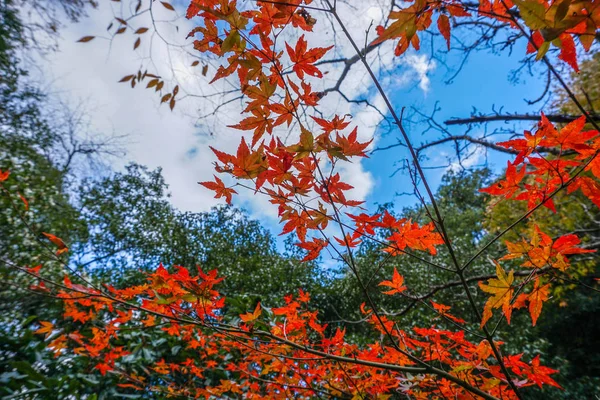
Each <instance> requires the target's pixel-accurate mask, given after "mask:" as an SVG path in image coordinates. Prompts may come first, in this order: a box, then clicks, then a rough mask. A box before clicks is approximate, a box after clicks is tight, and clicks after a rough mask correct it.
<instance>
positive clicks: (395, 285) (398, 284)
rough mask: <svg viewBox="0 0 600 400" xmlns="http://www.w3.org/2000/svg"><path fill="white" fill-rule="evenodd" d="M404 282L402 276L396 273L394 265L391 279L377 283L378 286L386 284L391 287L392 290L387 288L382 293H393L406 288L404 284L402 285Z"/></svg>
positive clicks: (400, 291)
mask: <svg viewBox="0 0 600 400" xmlns="http://www.w3.org/2000/svg"><path fill="white" fill-rule="evenodd" d="M403 284H404V277H403V276H402V275H400V274H399V273H398V270H397V269H396V267H394V274H393V275H392V280H391V281H383V282H381V283H379V286H388V287H391V288H392V290H388V291H387V292H383V294H387V295H393V294H396V293H402V292H404V291H405V290H406V286H402V285H403Z"/></svg>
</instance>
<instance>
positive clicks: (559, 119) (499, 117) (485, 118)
mask: <svg viewBox="0 0 600 400" xmlns="http://www.w3.org/2000/svg"><path fill="white" fill-rule="evenodd" d="M546 118H547V119H548V121H550V122H554V123H567V122H572V121H575V120H576V119H577V118H579V115H565V114H547V115H546ZM589 118H590V119H592V120H594V121H600V114H589ZM541 119H542V117H541V115H529V114H496V115H473V116H471V117H469V118H451V119H448V120H446V121H444V123H445V124H446V125H466V124H480V123H485V122H493V121H540V120H541Z"/></svg>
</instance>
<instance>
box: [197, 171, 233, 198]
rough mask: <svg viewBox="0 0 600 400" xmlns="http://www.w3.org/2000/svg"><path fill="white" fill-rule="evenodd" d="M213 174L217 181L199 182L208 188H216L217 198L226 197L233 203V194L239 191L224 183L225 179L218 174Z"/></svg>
mask: <svg viewBox="0 0 600 400" xmlns="http://www.w3.org/2000/svg"><path fill="white" fill-rule="evenodd" d="M213 176H214V177H215V182H198V183H199V184H200V185H202V186H204V187H205V188H207V189H210V190H214V191H215V192H216V194H215V199H218V198H220V197H225V200H226V201H227V204H231V196H232V195H233V194H234V193H235V194H237V192H236V191H235V190H234V189H232V188H228V187H226V186H225V184H224V183H223V181H222V180H221V179H219V177H218V176H216V175H213Z"/></svg>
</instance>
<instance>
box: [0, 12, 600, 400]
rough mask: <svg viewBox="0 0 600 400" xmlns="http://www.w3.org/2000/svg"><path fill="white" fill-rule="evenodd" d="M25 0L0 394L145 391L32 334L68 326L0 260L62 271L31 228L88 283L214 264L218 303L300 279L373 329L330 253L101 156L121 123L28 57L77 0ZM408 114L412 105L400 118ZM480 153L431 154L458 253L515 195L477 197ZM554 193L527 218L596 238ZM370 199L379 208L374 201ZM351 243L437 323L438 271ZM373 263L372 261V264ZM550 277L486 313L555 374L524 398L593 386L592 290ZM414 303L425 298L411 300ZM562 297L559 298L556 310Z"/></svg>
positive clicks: (3, 40)
mask: <svg viewBox="0 0 600 400" xmlns="http://www.w3.org/2000/svg"><path fill="white" fill-rule="evenodd" d="M35 3H36V5H35V7H36V9H37V11H38V12H39V13H40V15H42V19H41V21H43V23H34V22H31V21H32V20H31V19H30V18H27V17H26V16H24V14H23V12H22V8H23V3H22V2H20V1H19V0H0V169H1V170H10V171H11V176H10V177H9V179H8V180H7V181H6V182H5V184H6V185H5V187H6V188H7V189H8V190H9V191H11V192H19V193H21V194H22V195H23V196H24V198H26V199H28V211H27V213H28V215H30V216H31V217H32V219H31V220H30V224H31V226H25V224H24V223H23V221H22V220H20V219H19V218H18V215H17V214H16V213H15V211H14V209H15V204H14V199H13V198H9V197H8V196H2V197H0V258H1V259H2V264H0V397H1V398H5V399H13V398H14V399H19V398H27V399H29V398H39V399H58V398H60V399H67V398H88V399H109V398H149V395H144V394H140V393H138V392H136V391H131V390H128V389H127V388H122V387H119V386H117V384H116V382H117V381H116V377H115V376H114V375H111V374H106V375H104V374H99V373H98V371H97V370H96V369H95V368H94V365H93V364H90V363H88V362H86V361H85V359H82V358H71V357H68V356H67V357H63V356H58V357H55V355H54V354H53V353H52V352H50V351H48V350H47V348H46V346H47V343H46V341H45V338H44V337H43V336H42V335H38V334H35V333H34V330H33V329H32V327H33V326H36V325H35V324H37V323H38V321H59V322H57V323H56V326H59V325H60V324H62V325H60V326H61V327H62V329H65V330H67V331H68V330H69V329H70V328H69V322H68V321H64V320H61V318H60V316H61V315H62V313H63V307H62V304H61V302H60V301H59V300H57V299H54V298H50V297H44V296H41V295H39V294H34V293H31V292H28V291H27V290H26V289H23V285H21V282H19V281H15V275H14V274H11V273H10V265H9V264H18V265H28V266H34V265H37V264H39V263H40V262H44V265H45V266H44V270H45V271H46V272H48V271H54V272H52V273H55V274H56V277H57V279H62V275H61V274H62V273H61V266H60V265H58V263H55V264H52V262H51V261H49V260H47V259H43V254H44V251H45V250H46V249H45V245H43V243H44V242H43V241H41V240H40V239H42V238H41V237H35V236H33V235H32V233H31V232H42V231H43V232H52V233H53V234H55V235H57V236H59V237H61V238H62V239H63V240H64V241H65V242H67V243H68V244H69V249H70V252H69V255H68V262H69V265H71V266H72V267H73V268H74V269H75V270H77V271H78V272H79V273H81V274H83V275H84V276H86V277H87V278H88V279H89V280H91V281H94V282H105V281H107V279H108V278H110V281H111V283H112V284H113V285H114V286H116V287H128V286H135V285H141V284H143V283H144V282H145V281H146V275H145V274H146V273H147V272H149V271H153V270H155V269H156V268H157V266H158V265H159V264H160V263H162V264H163V265H165V266H172V265H183V266H187V267H190V268H193V267H194V266H195V265H201V266H202V268H203V269H204V270H212V269H215V268H216V269H218V270H219V273H220V274H221V275H223V276H226V277H227V279H226V280H225V281H224V282H223V284H222V286H221V288H220V291H221V292H222V293H223V294H224V295H226V297H227V303H226V307H228V308H229V309H230V310H237V311H238V313H240V314H242V313H245V312H247V310H252V309H254V307H255V306H256V305H257V303H258V302H261V303H263V304H265V305H267V304H280V303H281V302H282V299H283V298H284V296H285V295H287V294H290V293H295V292H296V291H297V289H298V288H302V289H303V290H304V291H306V292H308V293H310V296H311V302H312V303H311V304H312V305H313V306H314V307H315V308H316V309H318V310H319V312H320V318H321V321H322V322H324V323H328V324H329V325H328V327H329V328H328V329H331V330H332V331H333V330H334V329H335V328H336V326H346V327H347V328H346V329H347V332H346V335H347V338H350V339H347V340H352V341H353V342H355V343H359V344H360V343H368V342H369V341H370V340H373V338H374V337H375V336H376V332H373V330H370V329H365V327H364V325H361V324H358V323H356V324H355V323H354V322H359V321H360V320H361V319H362V318H363V316H362V315H361V313H360V312H359V309H360V305H361V303H362V302H363V300H362V297H361V288H360V287H359V285H358V284H357V283H356V280H355V279H353V276H352V275H351V274H350V273H349V272H348V271H347V270H345V269H344V268H342V267H341V266H337V265H338V264H336V263H335V262H333V261H335V260H327V262H323V259H316V260H312V261H309V262H301V260H302V258H303V257H304V254H303V253H302V251H301V250H300V249H298V248H297V247H296V246H294V245H293V243H294V242H295V241H296V240H295V239H294V238H293V237H288V238H287V239H285V240H282V239H280V238H278V237H277V234H278V233H279V232H272V230H271V229H270V228H269V227H265V226H264V225H263V224H261V221H258V220H256V219H253V218H252V217H250V216H249V214H248V213H247V212H246V211H244V210H243V209H240V208H237V207H236V206H230V205H227V206H225V205H222V206H218V207H215V208H213V209H212V210H211V211H209V212H190V211H180V210H179V209H178V208H176V207H175V206H174V205H173V204H172V202H171V201H170V192H169V186H168V185H167V183H166V182H165V179H164V177H163V175H162V172H161V169H153V168H149V167H146V166H144V165H139V164H136V163H130V164H128V165H127V166H126V168H123V169H115V170H113V169H112V168H111V167H110V165H111V162H112V160H114V159H115V157H123V156H124V155H123V148H122V146H121V144H120V143H121V142H120V140H121V139H123V138H125V137H124V136H118V135H117V136H113V137H109V138H108V139H106V137H100V136H95V135H93V134H90V133H89V130H88V127H87V126H86V123H85V121H86V118H87V116H86V115H85V111H84V110H81V109H77V108H72V107H70V106H68V105H65V104H59V103H58V101H57V100H56V97H55V96H54V95H53V94H50V93H47V92H46V89H45V85H44V82H39V81H36V80H34V79H31V71H32V70H33V69H34V68H38V67H39V65H36V64H35V62H34V61H32V59H31V58H30V56H31V54H33V53H36V54H39V53H49V52H50V53H51V52H54V51H56V49H55V47H54V46H53V45H52V43H54V42H53V40H54V39H55V38H56V37H57V36H59V35H60V34H61V29H62V28H63V25H64V24H70V23H76V22H77V21H78V20H80V19H81V18H83V17H84V15H85V14H86V13H88V12H90V13H93V10H92V8H91V7H90V5H89V4H88V3H87V2H84V1H80V0H74V1H71V0H55V1H45V0H37V1H36V2H35ZM92 15H93V14H92ZM53 21H58V22H57V23H56V24H54V22H53ZM42 37H43V38H44V39H40V38H42ZM580 70H581V72H580V73H579V74H574V73H573V74H572V76H571V80H570V82H571V85H572V86H573V87H574V88H581V87H585V88H586V91H585V92H578V93H577V96H578V97H579V98H580V99H581V102H582V103H584V104H585V105H586V107H589V108H590V109H591V110H597V109H598V108H599V107H600V53H593V54H591V55H590V56H589V57H588V58H587V59H586V60H585V61H583V62H582V63H581V65H580ZM547 101H548V102H549V103H551V104H552V106H551V108H552V110H553V112H552V114H554V115H572V114H575V113H576V110H574V108H573V104H571V102H570V100H568V97H567V96H566V95H565V94H564V93H563V92H562V91H561V90H560V89H556V90H553V91H552V92H551V93H550V94H548V96H547ZM420 117H422V116H419V115H418V114H417V113H413V114H412V115H411V118H413V119H414V120H416V119H418V118H420ZM456 143H457V151H462V152H463V153H464V154H466V153H468V151H470V150H469V149H467V148H466V147H465V148H464V149H461V150H459V145H458V142H456ZM463 144H464V143H463ZM463 144H461V146H462V145H463ZM484 164H485V163H480V164H478V165H475V166H469V165H467V166H462V165H461V167H460V168H447V169H444V170H443V171H444V172H443V174H442V175H441V178H440V183H439V185H438V186H437V189H436V193H435V198H436V199H437V201H438V205H439V207H440V208H441V209H442V211H443V213H444V214H445V215H447V216H449V218H448V219H447V220H446V221H445V223H446V227H447V229H448V231H449V233H450V234H451V236H452V237H454V238H455V239H454V245H455V247H456V249H457V253H458V254H468V250H469V249H471V248H473V247H474V246H476V245H477V244H478V243H483V242H485V241H486V238H488V237H493V236H494V235H495V234H496V233H498V232H499V231H500V229H501V228H502V227H503V226H505V225H506V223H507V222H508V221H511V220H512V219H514V217H516V216H518V215H520V214H521V213H522V212H523V211H524V210H525V206H524V205H523V207H522V208H519V207H517V206H515V205H514V204H512V205H510V206H509V205H508V204H499V205H498V206H493V201H492V199H491V197H490V196H489V195H487V194H485V193H481V192H480V191H479V190H478V189H479V188H481V187H484V186H489V185H490V184H491V183H492V182H493V181H494V179H496V178H497V172H498V171H497V170H495V169H494V168H493V167H491V166H490V167H488V166H486V165H484ZM559 203H560V204H559V206H558V207H559V208H560V211H559V212H558V213H556V214H555V213H552V212H551V211H550V210H546V209H544V210H541V211H540V212H539V213H536V214H535V216H533V217H532V220H533V221H534V223H536V224H537V225H538V226H540V227H541V228H542V229H544V228H548V229H550V228H552V231H553V232H556V234H557V236H560V235H564V234H568V233H579V234H583V235H585V239H584V243H583V247H584V248H586V249H593V250H596V249H600V228H599V226H600V214H599V213H598V210H597V208H596V207H593V206H592V204H591V202H590V201H589V200H588V199H587V198H585V197H583V196H581V195H578V194H572V195H570V200H569V201H568V202H559ZM19 206H20V205H19ZM379 207H380V209H381V210H385V209H389V205H386V204H381V205H379ZM395 212H396V216H397V217H403V218H411V219H412V220H413V221H415V222H419V223H426V222H427V215H426V209H425V208H424V207H423V206H422V205H414V204H412V203H410V202H408V203H407V204H406V205H405V206H404V207H401V208H400V209H396V210H395ZM522 229H525V228H524V227H523V228H522ZM521 234H524V231H523V230H522V231H519V230H518V229H516V230H515V231H514V232H511V233H510V234H509V235H508V236H507V238H506V239H507V240H515V241H516V240H517V239H518V238H519V237H520V235H521ZM384 238H385V235H381V239H382V240H384ZM496 246H498V248H500V247H502V246H503V244H502V243H497V244H496ZM461 249H463V250H464V251H461ZM355 256H356V265H357V268H358V269H359V271H362V272H364V273H365V275H368V276H373V277H374V278H373V279H374V280H375V281H376V282H379V281H381V280H384V279H388V278H389V276H391V271H393V269H394V268H397V269H398V270H402V271H404V273H403V275H404V278H405V282H406V284H407V286H409V287H410V288H411V290H413V291H414V293H417V294H419V295H415V296H414V298H413V299H412V300H410V299H407V298H405V299H403V300H402V301H403V303H402V304H403V306H404V308H403V309H402V310H401V311H400V315H401V316H402V319H403V321H405V323H406V324H407V325H408V326H411V325H419V324H431V321H432V318H434V322H433V323H434V324H435V323H436V320H435V319H436V318H437V317H435V314H432V313H431V312H429V309H428V307H429V308H431V304H432V303H431V302H430V301H431V300H432V298H433V295H434V294H436V292H437V290H436V287H438V286H443V285H445V284H447V282H448V278H449V275H447V274H445V273H444V271H437V270H432V269H427V268H425V267H423V266H414V265H412V264H411V260H410V259H409V258H402V257H397V258H394V259H393V260H392V261H389V260H387V259H386V258H387V255H386V253H383V252H381V250H380V248H379V247H378V246H376V244H374V243H373V242H369V241H365V242H363V243H362V244H361V245H360V246H359V248H358V250H357V252H356V253H355ZM442 257H443V256H442ZM333 258H334V259H335V257H333ZM571 262H572V265H573V267H572V268H574V270H576V271H577V274H578V276H581V277H583V278H582V281H581V282H583V283H586V284H588V285H590V286H593V285H594V280H593V279H594V278H593V277H594V276H600V270H599V266H598V258H597V256H595V255H594V254H593V253H592V254H582V255H580V256H577V257H574V258H573V259H572V261H571ZM383 263H386V264H385V268H381V264H383ZM490 265H491V264H490V261H489V260H486V259H485V258H482V259H479V260H477V261H476V264H475V265H473V272H474V273H475V274H477V275H484V276H487V275H490V273H491V271H492V269H491V267H490ZM491 276H493V274H492V275H491ZM24 279H25V278H24ZM558 279H559V282H560V284H557V285H556V286H555V287H554V288H553V291H552V293H551V300H549V301H548V303H547V304H546V305H545V311H544V313H542V315H541V316H540V318H539V321H538V323H537V325H536V326H535V327H532V326H531V321H530V319H529V317H528V316H526V315H525V314H520V315H515V316H514V319H513V321H512V324H511V326H510V327H509V326H504V325H502V326H500V328H499V331H498V335H499V337H500V338H502V337H505V336H506V337H510V341H508V346H512V347H511V348H509V349H508V350H512V351H523V350H524V352H525V354H526V356H527V357H528V358H532V357H534V356H536V355H538V354H539V355H541V359H542V361H543V363H544V365H547V366H549V367H551V368H554V369H558V370H560V372H561V373H560V375H558V376H556V377H555V379H556V381H557V382H558V383H559V384H560V386H562V388H563V390H557V389H554V388H544V389H543V390H542V389H539V388H537V387H528V388H526V390H525V391H524V393H526V394H527V398H532V399H578V398H581V399H584V398H589V399H592V398H597V396H599V395H600V391H599V389H598V388H599V387H600V353H599V352H598V349H599V348H600V319H599V318H598V315H600V314H599V313H600V296H598V294H597V293H596V292H594V291H590V290H587V291H586V290H582V288H581V286H580V285H577V284H575V283H574V282H571V281H569V280H568V279H566V278H564V279H563V280H562V281H560V279H561V278H558ZM456 289H457V290H456V291H455V290H453V289H450V290H444V291H440V293H439V295H438V294H436V297H435V301H436V302H438V303H443V304H452V307H453V312H454V313H455V314H458V315H468V314H469V313H470V312H471V311H470V309H469V305H468V302H467V299H466V298H464V295H462V294H460V290H458V289H460V288H458V287H457V288H456ZM432 290H433V291H432ZM376 297H377V298H376V300H377V302H378V304H380V305H381V308H382V309H383V310H384V311H385V310H387V309H393V308H394V306H392V304H390V302H391V298H390V297H389V296H385V295H382V294H380V295H376ZM421 304H425V305H426V307H416V305H421ZM565 308H568V310H569V312H568V313H565V312H560V311H562V310H563V309H565ZM390 314H391V313H390ZM396 315H398V314H397V313H396ZM75 318H76V317H75ZM440 323H441V321H440ZM575 333H576V334H575ZM120 340H122V341H123V342H124V343H126V346H127V347H128V348H129V349H130V354H129V355H128V356H127V357H126V358H125V359H124V362H125V363H128V364H131V365H134V364H136V363H137V364H140V365H144V364H145V363H147V362H149V361H154V362H156V361H158V360H160V359H163V358H165V357H166V356H169V357H172V358H173V357H175V358H177V357H180V358H181V359H185V357H186V352H187V351H188V350H187V349H183V348H181V347H180V346H178V345H175V344H174V343H175V342H174V341H173V338H172V336H171V335H170V334H169V333H167V332H164V331H161V330H157V329H148V330H146V331H144V330H139V331H131V333H130V334H126V333H125V334H122V335H121V338H120ZM224 376H225V375H220V372H218V370H213V371H210V372H207V373H206V376H205V377H206V379H207V380H213V381H217V380H219V379H222V378H223V377H224ZM594 396H596V397H594ZM159 397H160V396H159Z"/></svg>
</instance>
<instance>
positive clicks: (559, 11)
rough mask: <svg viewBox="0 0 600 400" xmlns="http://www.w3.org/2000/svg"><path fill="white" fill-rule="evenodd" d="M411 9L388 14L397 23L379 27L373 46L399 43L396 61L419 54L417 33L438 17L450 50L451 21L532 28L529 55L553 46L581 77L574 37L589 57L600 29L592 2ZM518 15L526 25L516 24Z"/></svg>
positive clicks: (428, 4)
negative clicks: (476, 18) (485, 20)
mask: <svg viewBox="0 0 600 400" xmlns="http://www.w3.org/2000/svg"><path fill="white" fill-rule="evenodd" d="M405 3H408V4H407V5H403V6H402V7H400V8H399V9H394V10H392V11H391V12H390V14H389V18H390V19H391V20H392V21H393V22H392V23H391V24H389V25H388V26H387V27H383V26H378V27H377V34H378V35H379V36H378V38H377V39H376V40H375V41H373V43H372V45H376V44H379V43H381V42H384V41H386V40H391V39H397V40H398V42H397V45H396V50H395V53H396V55H397V56H399V55H401V54H402V53H404V52H405V51H406V50H408V48H409V46H410V45H412V46H413V47H414V48H415V49H416V50H419V47H420V40H419V36H418V34H417V33H418V32H422V31H425V30H426V29H428V28H429V27H430V26H431V24H432V21H433V17H434V15H435V16H437V27H438V30H439V32H440V33H441V34H442V36H443V37H444V39H445V40H446V42H447V44H448V48H450V32H451V19H452V20H456V19H459V18H464V17H471V15H472V14H471V13H472V12H477V13H478V15H479V16H481V17H485V18H491V19H496V20H498V21H501V22H503V23H507V25H508V26H510V27H511V28H513V29H523V28H524V27H523V26H522V25H525V26H526V27H528V28H529V29H530V30H531V32H530V41H529V43H528V47H527V53H534V52H537V58H538V59H540V58H541V57H543V56H544V55H545V54H546V52H547V51H548V49H549V48H550V45H554V46H556V47H558V48H559V49H560V54H559V58H560V59H561V60H562V61H564V62H566V63H567V64H569V65H570V66H571V67H572V68H573V69H574V70H575V71H579V67H578V64H577V52H576V48H575V41H574V39H573V38H574V37H577V38H579V41H580V42H581V44H582V45H583V47H584V49H585V50H586V51H589V50H590V48H591V46H592V44H593V42H594V38H595V35H596V31H597V30H598V28H599V27H600V6H599V5H598V2H596V1H594V0H583V1H576V2H575V1H571V0H484V1H480V2H479V5H478V6H473V5H472V4H469V3H464V2H458V1H453V0H446V1H440V0H410V1H408V2H405ZM517 14H518V15H519V16H520V18H521V19H522V21H519V20H517V18H516V17H515V15H517Z"/></svg>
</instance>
